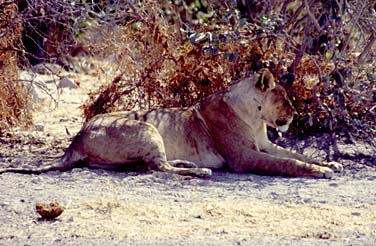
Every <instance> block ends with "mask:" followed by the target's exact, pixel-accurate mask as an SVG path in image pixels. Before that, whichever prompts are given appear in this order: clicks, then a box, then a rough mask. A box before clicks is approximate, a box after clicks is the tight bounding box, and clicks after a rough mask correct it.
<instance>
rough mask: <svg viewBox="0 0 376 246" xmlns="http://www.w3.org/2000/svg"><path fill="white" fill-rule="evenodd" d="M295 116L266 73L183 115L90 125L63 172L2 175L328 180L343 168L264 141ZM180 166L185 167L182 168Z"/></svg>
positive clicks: (123, 116) (122, 115) (135, 115)
mask: <svg viewBox="0 0 376 246" xmlns="http://www.w3.org/2000/svg"><path fill="white" fill-rule="evenodd" d="M294 113H295V110H294V108H293V106H292V104H291V102H290V101H289V99H288V98H287V94H286V91H285V90H284V89H283V88H282V87H281V86H279V85H276V84H275V82H274V78H273V75H272V74H271V73H270V72H269V71H268V70H263V71H262V72H261V74H260V75H259V76H258V75H254V76H251V77H249V78H246V79H244V80H242V81H240V82H237V83H235V84H233V85H232V86H230V87H229V88H228V89H227V90H225V91H223V92H220V93H217V94H214V95H211V96H209V97H208V98H206V99H205V100H203V101H202V102H200V103H198V104H197V105H195V106H193V107H189V108H185V109H180V108H170V109H156V110H151V111H138V112H136V111H131V112H115V113H109V114H102V115H97V116H95V117H93V118H92V119H91V120H89V121H88V122H87V123H86V124H85V125H84V126H83V128H82V129H81V131H80V132H79V133H78V134H77V136H76V137H75V139H74V140H73V142H72V144H71V145H70V146H69V148H68V149H67V151H66V153H65V155H64V156H63V158H62V161H61V163H60V164H59V165H56V166H48V167H45V168H39V169H24V168H9V169H3V170H0V173H2V172H20V173H41V172H46V171H51V170H60V171H65V170H69V169H71V168H73V167H74V166H75V164H76V163H77V162H78V161H84V162H85V163H86V165H87V166H89V167H95V168H105V169H114V168H120V167H124V166H129V165H132V164H134V163H144V164H146V166H147V167H148V168H149V169H152V170H160V171H167V172H173V173H178V174H182V175H196V176H200V177H207V176H210V175H211V169H221V168H225V167H227V168H230V169H232V170H233V171H236V172H255V173H261V174H268V175H288V176H312V177H319V178H331V177H332V175H333V171H341V170H342V166H341V165H340V164H338V163H318V162H317V161H315V160H312V159H310V158H308V157H306V156H303V155H300V154H297V153H293V152H290V151H288V150H286V149H283V148H281V147H279V146H277V145H275V144H273V143H271V142H270V141H269V140H268V138H267V132H266V126H267V125H269V126H272V127H276V128H281V129H283V130H286V129H287V127H288V125H289V124H290V123H291V121H292V120H293V115H294ZM179 165H181V166H182V167H178V166H179Z"/></svg>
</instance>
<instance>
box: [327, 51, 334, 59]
mask: <svg viewBox="0 0 376 246" xmlns="http://www.w3.org/2000/svg"><path fill="white" fill-rule="evenodd" d="M330 57H332V54H331V53H330V52H329V51H327V52H325V58H326V59H328V60H329V59H330Z"/></svg>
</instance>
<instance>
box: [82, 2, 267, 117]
mask: <svg viewBox="0 0 376 246" xmlns="http://www.w3.org/2000/svg"><path fill="white" fill-rule="evenodd" d="M175 7H178V6H174V5H163V4H161V3H156V2H155V1H145V3H143V4H141V3H139V4H138V5H135V6H133V9H135V10H136V13H138V14H137V16H138V18H137V20H133V21H130V22H129V23H126V24H125V25H124V26H123V27H122V33H121V41H120V42H119V43H121V44H122V45H121V46H120V47H119V51H118V53H117V55H118V57H119V60H120V67H121V68H122V72H121V75H119V76H117V77H116V78H115V79H114V81H113V82H112V83H111V84H109V85H107V86H104V87H102V88H100V89H99V91H97V92H94V93H93V94H92V96H91V100H90V101H88V102H87V103H86V105H85V106H84V112H85V117H86V119H89V118H91V117H92V116H94V115H95V114H98V113H104V112H110V111H113V110H130V109H134V108H135V107H136V108H142V109H150V108H155V107H182V106H183V107H184V106H190V105H193V104H195V103H196V102H198V101H199V100H201V99H202V98H204V97H206V96H208V95H210V94H212V93H214V92H216V91H218V90H220V89H223V88H225V87H226V86H227V85H228V84H229V83H230V82H231V81H232V80H235V79H240V78H242V77H244V76H246V75H247V71H251V70H253V71H254V70H256V69H257V68H258V69H259V68H261V65H262V64H260V61H261V60H262V52H261V50H260V49H259V46H258V44H257V43H255V45H253V44H246V45H244V44H242V43H241V42H239V40H241V39H244V40H247V36H246V35H249V33H245V34H236V35H235V31H234V30H231V29H232V26H231V25H230V24H228V25H224V24H222V26H221V27H220V28H219V29H218V30H214V28H213V26H197V27H196V28H195V32H194V34H192V35H190V36H189V35H188V34H187V33H185V32H182V31H181V30H182V25H181V22H180V19H179V20H176V19H175V20H174V18H173V17H171V15H173V16H180V12H179V11H182V10H181V9H179V8H175ZM167 8H169V9H168V11H170V13H171V14H170V15H166V14H165V12H166V9H167ZM176 11H178V12H176ZM134 16H136V14H134ZM190 31H192V30H190ZM225 31H228V33H227V35H223V33H224V32H225ZM195 34H197V35H196V36H195ZM200 35H201V36H200ZM189 37H190V39H189Z"/></svg>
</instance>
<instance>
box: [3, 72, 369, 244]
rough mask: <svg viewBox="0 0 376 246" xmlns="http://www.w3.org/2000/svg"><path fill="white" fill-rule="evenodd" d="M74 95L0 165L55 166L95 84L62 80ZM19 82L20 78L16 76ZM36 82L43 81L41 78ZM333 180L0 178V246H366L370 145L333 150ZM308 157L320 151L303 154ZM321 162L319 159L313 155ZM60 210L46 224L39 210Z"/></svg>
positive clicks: (18, 141)
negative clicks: (339, 166) (342, 155)
mask: <svg viewBox="0 0 376 246" xmlns="http://www.w3.org/2000/svg"><path fill="white" fill-rule="evenodd" d="M66 75H68V76H69V78H71V79H73V80H78V81H79V82H80V88H78V89H72V90H71V91H68V90H63V91H62V93H61V95H60V97H58V96H57V94H56V92H55V90H56V86H55V83H53V82H52V83H51V82H50V83H47V87H48V89H49V93H50V96H52V97H53V98H55V100H56V102H58V106H57V107H56V105H55V102H54V101H53V100H52V99H51V97H50V96H49V95H48V94H46V93H45V92H43V91H41V90H40V89H38V88H37V89H36V90H37V91H38V90H39V92H37V94H38V95H39V96H40V98H39V99H38V100H39V101H38V104H36V106H35V113H34V122H35V126H34V128H33V129H32V130H30V131H27V132H25V131H20V130H19V131H15V132H14V133H12V134H11V135H9V136H8V137H6V136H5V137H3V138H2V139H0V142H1V145H0V166H1V167H5V166H20V165H25V166H26V165H43V164H46V163H49V162H53V161H57V159H58V156H59V155H61V154H62V153H63V150H64V148H66V147H67V145H68V144H69V138H70V136H69V135H68V133H67V132H69V133H70V134H71V136H73V135H74V134H75V133H76V132H77V131H78V130H79V128H80V127H81V124H82V115H81V111H80V108H79V106H80V105H81V104H82V102H83V101H84V100H86V98H87V93H88V92H89V91H90V90H92V89H94V88H96V87H97V86H98V82H97V81H96V79H94V78H95V76H93V75H82V74H81V75H78V74H74V73H71V74H66ZM23 76H28V75H25V73H23ZM35 79H36V80H44V81H48V80H50V79H51V78H50V77H49V76H47V75H44V76H41V75H38V76H37V77H36V78H35ZM340 148H341V150H342V151H344V152H346V151H347V152H348V154H349V155H352V154H357V153H363V154H364V155H368V156H369V157H371V158H368V159H367V158H365V159H362V158H359V159H358V160H356V161H353V160H345V159H343V160H339V161H340V162H342V163H343V164H344V166H345V171H344V172H343V173H342V174H338V175H336V177H334V178H333V179H331V180H318V179H309V178H284V177H268V176H257V175H253V174H234V173H229V172H224V171H223V172H214V175H213V177H211V178H209V179H198V178H190V177H182V176H178V175H172V174H167V173H160V172H154V173H119V172H110V171H103V170H89V169H85V168H83V169H74V170H72V171H70V172H66V173H57V172H50V173H47V174H42V175H22V174H12V173H5V174H1V175H0V187H1V188H0V190H1V193H0V218H1V219H0V221H1V223H0V245H79V244H83V245H103V244H105V245H374V244H375V242H376V189H375V187H376V170H375V167H376V164H375V159H374V158H373V159H372V155H373V157H374V155H375V153H374V152H372V149H371V147H370V146H367V145H365V144H356V145H355V144H352V145H346V144H342V145H340ZM306 153H307V154H312V153H315V155H317V157H319V158H320V153H321V152H317V151H316V152H315V151H313V150H312V149H309V148H308V149H306ZM321 157H322V155H321ZM52 201H57V202H59V203H60V204H62V205H63V206H64V207H65V211H64V213H63V214H62V215H61V216H60V217H58V218H57V219H54V220H43V219H40V218H39V215H38V214H36V213H35V204H36V203H38V202H44V203H45V202H52Z"/></svg>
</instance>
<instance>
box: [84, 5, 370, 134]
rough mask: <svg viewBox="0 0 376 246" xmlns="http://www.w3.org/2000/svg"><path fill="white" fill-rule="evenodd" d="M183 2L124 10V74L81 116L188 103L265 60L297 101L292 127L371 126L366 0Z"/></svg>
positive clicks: (119, 50)
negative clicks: (296, 112)
mask: <svg viewBox="0 0 376 246" xmlns="http://www.w3.org/2000/svg"><path fill="white" fill-rule="evenodd" d="M178 2H179V1H178ZM180 3H181V2H180ZM185 3H186V5H184V4H178V3H175V4H174V3H171V2H170V1H158V2H155V1H143V2H142V3H140V2H138V1H134V2H133V4H132V5H131V6H132V7H131V8H130V9H128V10H127V11H126V12H127V13H128V15H130V16H133V18H129V21H128V22H126V23H125V24H124V25H123V26H121V27H119V29H117V30H116V31H117V34H116V35H115V34H114V35H111V37H115V36H118V37H121V38H120V40H121V41H117V42H118V43H117V44H118V45H117V47H116V49H115V50H114V52H115V53H116V54H117V55H118V57H119V60H120V67H121V68H122V73H121V76H120V75H119V76H118V77H116V79H115V80H114V83H110V84H109V85H108V86H105V87H102V88H101V89H100V90H99V91H97V92H95V93H93V94H92V97H91V101H88V102H87V103H86V105H85V107H84V108H85V116H86V118H87V119H88V118H90V117H92V116H93V115H95V114H97V113H104V112H109V111H113V110H120V109H126V110H130V109H134V108H135V107H136V108H145V109H149V108H154V107H169V106H189V105H192V104H194V103H196V102H197V101H199V100H200V99H202V98H203V97H205V96H207V95H209V94H211V93H213V92H215V91H217V90H219V89H221V88H224V87H226V86H227V85H228V84H229V83H230V82H231V81H232V80H236V79H240V78H242V77H244V76H247V74H249V73H252V72H255V71H257V70H258V69H260V68H261V67H264V66H268V67H269V69H271V70H272V71H273V73H274V74H275V75H276V77H277V78H278V79H279V80H280V82H281V83H282V84H283V85H284V86H285V88H286V89H287V90H288V92H289V94H290V97H291V98H292V99H293V103H294V105H295V107H296V108H297V109H298V113H299V116H298V117H297V120H296V121H295V122H294V125H293V132H295V133H297V134H300V133H307V132H310V133H315V132H322V131H336V132H342V133H346V134H349V135H354V134H357V133H358V132H360V130H359V129H363V128H365V129H366V131H365V132H366V133H367V134H370V135H374V134H375V133H376V129H375V124H374V122H375V105H376V100H375V99H376V96H375V95H376V92H375V83H374V82H372V79H369V78H371V77H372V76H374V75H375V74H374V72H375V71H373V70H372V69H371V68H372V67H374V64H373V62H374V59H372V57H373V56H374V55H375V54H374V51H372V45H373V41H374V32H375V31H374V29H373V26H375V25H371V24H372V23H374V22H375V19H376V18H375V16H372V15H370V14H369V12H368V11H371V10H372V9H374V8H375V7H374V6H373V5H371V3H368V2H366V3H358V2H353V1H349V2H346V4H345V2H344V1H338V2H335V1H330V2H321V1H282V0H279V1H273V4H264V5H260V4H259V3H258V2H257V1H256V2H255V1H238V2H237V3H238V4H237V6H234V4H233V2H230V1H228V2H227V1H224V2H219V3H218V2H215V3H211V4H208V3H206V1H185ZM359 4H361V6H358V5H359ZM237 8H238V9H240V10H242V12H241V14H242V16H243V17H245V18H246V19H247V20H245V19H244V18H242V16H239V14H238V10H237ZM258 8H264V9H261V10H260V11H254V10H255V9H258ZM370 23H371V24H370ZM354 27H357V28H359V29H357V30H355V28H354ZM182 30H183V31H182ZM104 43H113V42H111V41H110V40H108V41H107V42H104ZM112 48H114V47H113V46H112ZM102 50H103V49H102ZM356 52H358V55H356V54H357V53H356ZM367 75H368V76H367ZM364 89H366V92H364V91H363V90H364ZM98 95H99V96H98ZM109 98H110V100H109ZM107 100H109V101H107ZM364 125H366V127H364ZM355 129H357V130H356V131H354V130H355ZM363 132H364V131H363ZM367 134H366V135H367Z"/></svg>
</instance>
